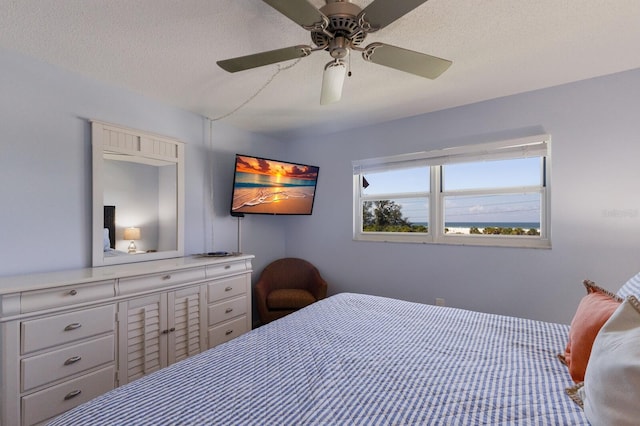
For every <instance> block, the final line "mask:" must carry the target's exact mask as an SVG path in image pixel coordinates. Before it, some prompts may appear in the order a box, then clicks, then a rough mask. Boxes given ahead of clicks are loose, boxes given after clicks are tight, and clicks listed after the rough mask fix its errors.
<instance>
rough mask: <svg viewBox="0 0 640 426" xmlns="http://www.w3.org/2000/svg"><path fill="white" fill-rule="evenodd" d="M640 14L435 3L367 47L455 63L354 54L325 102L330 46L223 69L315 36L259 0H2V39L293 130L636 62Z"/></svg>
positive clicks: (601, 0) (560, 4)
mask: <svg viewBox="0 0 640 426" xmlns="http://www.w3.org/2000/svg"><path fill="white" fill-rule="evenodd" d="M291 1H294V0H291ZM297 1H299V0H297ZM398 1H400V0H398ZM311 2H312V3H313V4H314V5H316V6H318V7H320V6H322V5H323V4H324V0H311ZM370 2H371V0H357V1H356V0H354V1H353V3H356V4H358V5H359V6H361V7H364V6H366V5H367V4H369V3H370ZM639 20H640V1H638V0H614V1H612V0H536V1H531V0H482V1H480V0H457V1H454V0H430V1H427V2H426V3H424V4H423V5H421V6H420V7H418V8H417V9H415V10H413V11H412V12H410V13H409V14H407V15H405V16H404V17H402V18H400V19H399V20H397V21H395V22H394V23H392V24H391V25H389V26H387V27H385V28H383V29H382V30H380V31H379V32H377V33H373V34H370V35H368V36H367V39H366V41H365V43H364V44H365V45H366V44H369V43H370V42H372V41H383V42H385V43H388V44H392V45H396V46H400V47H404V48H408V49H412V50H416V51H419V52H424V53H428V54H431V55H434V56H438V57H442V58H446V59H449V60H452V61H453V65H452V66H451V68H449V70H448V71H446V72H445V73H444V74H443V75H442V76H441V77H439V78H438V79H436V80H427V79H423V78H420V77H416V76H413V75H411V74H407V73H403V72H400V71H397V70H394V69H391V68H387V67H383V66H380V65H376V64H372V63H368V62H365V61H364V60H363V59H362V58H361V56H360V54H358V53H357V52H354V54H353V55H352V57H351V70H352V72H353V76H352V77H351V78H347V81H346V82H345V86H344V92H343V97H342V101H340V102H339V103H336V104H331V105H326V106H320V104H319V98H320V87H321V80H322V71H323V68H324V64H325V63H327V62H328V61H329V60H330V57H329V55H328V53H327V52H315V53H313V54H312V55H311V56H310V57H307V58H304V59H302V60H301V61H299V62H298V63H297V64H295V65H294V66H293V67H290V68H286V66H287V65H290V64H292V63H293V61H290V62H287V63H283V64H282V69H280V68H279V67H278V66H277V65H270V66H265V67H261V68H257V69H253V70H248V71H243V72H238V73H235V74H229V73H227V72H225V71H223V70H222V69H220V68H219V67H218V66H217V65H216V61H217V60H220V59H228V58H231V57H235V56H241V55H247V54H251V53H258V52H262V51H265V50H272V49H278V48H281V47H288V46H293V45H297V44H311V42H310V38H309V33H308V32H307V31H305V30H304V29H302V28H301V27H299V26H297V25H296V24H295V23H294V22H292V21H290V20H289V19H288V18H286V17H284V16H283V15H281V14H279V13H278V12H277V11H275V10H274V9H272V8H271V7H270V6H269V5H267V4H266V3H264V2H262V1H260V0H225V1H223V0H180V1H178V0H13V1H8V0H0V46H3V47H5V48H8V49H12V50H16V51H19V52H22V53H25V54H27V55H30V56H33V57H36V58H39V59H41V60H43V61H46V62H49V63H51V64H54V65H57V66H60V67H62V68H66V69H69V70H72V71H74V72H78V73H81V74H84V75H87V76H90V77H93V78H95V79H97V80H101V81H104V82H107V83H110V84H113V85H116V86H121V87H124V88H127V89H129V90H131V91H134V92H137V93H141V94H143V95H145V96H147V97H150V98H154V99H157V100H160V101H162V102H165V103H168V104H172V105H175V106H178V107H181V108H184V109H187V110H190V111H193V112H196V113H198V114H202V115H204V116H206V117H209V118H217V117H221V116H224V115H226V114H228V113H230V112H232V111H233V110H235V109H236V108H238V107H239V106H241V105H243V104H245V103H246V104H245V105H244V106H242V107H241V108H240V109H239V110H237V111H236V112H234V113H233V114H231V115H230V116H228V117H226V118H224V119H223V120H224V121H226V122H228V123H229V124H231V125H233V126H235V127H239V128H243V129H247V130H250V131H254V132H261V133H267V134H272V135H274V136H280V137H287V138H292V137H295V136H297V135H300V134H309V133H326V132H332V131H336V130H340V129H344V128H348V127H354V126H360V125H366V124H370V123H373V122H380V121H386V120H391V119H395V118H400V117H406V116H413V115H417V114H421V113H425V112H430V111H436V110H441V109H444V108H449V107H454V106H459V105H464V104H468V103H472V102H477V101H481V100H486V99H491V98H496V97H500V96H506V95H510V94H514V93H521V92H525V91H530V90H534V89H539V88H544V87H549V86H554V85H558V84H562V83H567V82H571V81H577V80H582V79H586V78H590V77H595V76H599V75H605V74H611V73H614V72H618V71H624V70H628V69H633V68H640V55H639V54H638V53H637V49H638V46H639V45H640V25H639V24H638V22H639ZM284 68H286V69H284ZM267 83H268V84H267ZM247 101H248V102H247Z"/></svg>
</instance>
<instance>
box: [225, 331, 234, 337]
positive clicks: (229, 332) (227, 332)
mask: <svg viewBox="0 0 640 426" xmlns="http://www.w3.org/2000/svg"><path fill="white" fill-rule="evenodd" d="M231 333H233V330H227V331H226V332H225V333H224V334H225V335H227V336H228V335H230V334H231Z"/></svg>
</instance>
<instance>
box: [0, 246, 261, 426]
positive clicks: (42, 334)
mask: <svg viewBox="0 0 640 426" xmlns="http://www.w3.org/2000/svg"><path fill="white" fill-rule="evenodd" d="M252 258H253V256H249V255H240V256H230V257H222V258H214V257H185V258H175V259H164V260H156V261H148V262H141V263H133V264H125V265H114V266H104V267H98V268H86V269H81V270H73V271H62V272H54V273H49V274H36V275H22V276H14V277H4V278H0V344H1V350H0V357H1V361H2V364H1V369H0V384H1V386H2V387H1V389H2V392H1V396H0V426H19V425H20V426H22V425H25V426H26V425H35V424H40V423H43V422H46V420H48V419H50V418H52V417H54V416H56V415H58V414H60V413H62V412H64V411H66V410H69V409H71V408H73V407H75V406H76V405H78V404H80V403H83V402H85V401H88V400H89V399H92V398H94V397H96V396H98V395H100V394H102V393H104V392H107V391H108V390H110V389H113V388H114V387H117V386H120V385H122V384H125V383H128V382H130V381H132V380H135V379H137V378H139V377H142V376H144V375H145V374H149V373H151V372H153V371H156V370H158V369H160V368H163V367H166V366H167V365H169V364H172V363H174V362H176V361H179V360H181V359H184V358H186V357H189V356H191V355H195V354H197V353H199V352H201V351H203V350H206V349H207V348H211V347H214V346H216V345H218V344H220V343H223V342H226V341H228V340H230V339H232V338H234V337H237V336H239V335H241V334H243V333H246V332H247V331H249V330H250V329H251V259H252Z"/></svg>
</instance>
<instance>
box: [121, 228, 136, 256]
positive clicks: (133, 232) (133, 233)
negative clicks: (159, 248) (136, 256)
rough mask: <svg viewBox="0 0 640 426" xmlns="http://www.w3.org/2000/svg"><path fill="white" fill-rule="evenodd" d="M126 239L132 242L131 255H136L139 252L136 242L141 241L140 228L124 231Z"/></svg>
mask: <svg viewBox="0 0 640 426" xmlns="http://www.w3.org/2000/svg"><path fill="white" fill-rule="evenodd" d="M124 239H125V240H131V243H130V244H129V250H128V252H129V253H135V252H136V251H137V247H136V243H135V241H136V240H139V239H140V228H134V227H131V228H125V230H124Z"/></svg>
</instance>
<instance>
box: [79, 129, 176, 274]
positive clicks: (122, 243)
mask: <svg viewBox="0 0 640 426" xmlns="http://www.w3.org/2000/svg"><path fill="white" fill-rule="evenodd" d="M92 145H93V246H92V247H93V266H102V265H113V264H120V263H131V262H141V261H146V260H154V259H164V258H170V257H179V256H183V254H184V243H183V230H184V195H183V193H184V191H183V187H184V168H183V164H184V160H183V158H184V145H183V144H182V142H180V141H177V140H174V139H170V138H167V137H164V136H158V135H153V134H150V133H146V132H141V131H139V130H133V129H127V128H123V127H120V126H115V125H112V124H108V123H103V122H99V121H93V122H92Z"/></svg>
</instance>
